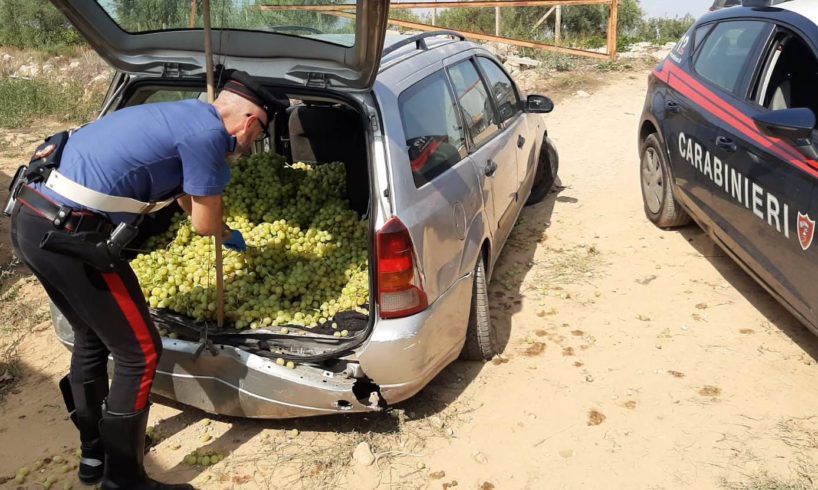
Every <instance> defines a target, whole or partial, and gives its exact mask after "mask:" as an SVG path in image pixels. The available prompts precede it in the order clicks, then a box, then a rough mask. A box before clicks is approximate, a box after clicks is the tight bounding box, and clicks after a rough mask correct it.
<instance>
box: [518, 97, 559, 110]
mask: <svg viewBox="0 0 818 490" xmlns="http://www.w3.org/2000/svg"><path fill="white" fill-rule="evenodd" d="M553 110H554V101H553V100H551V99H549V98H548V97H546V96H544V95H529V96H528V98H527V99H526V101H525V111H526V112H533V113H535V114H548V113H549V112H551V111H553Z"/></svg>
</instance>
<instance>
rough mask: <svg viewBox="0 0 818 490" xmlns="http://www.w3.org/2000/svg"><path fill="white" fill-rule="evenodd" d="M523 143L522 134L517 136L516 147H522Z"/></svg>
mask: <svg viewBox="0 0 818 490" xmlns="http://www.w3.org/2000/svg"><path fill="white" fill-rule="evenodd" d="M524 144H525V138H524V137H523V135H520V136H517V148H522V147H523V145H524Z"/></svg>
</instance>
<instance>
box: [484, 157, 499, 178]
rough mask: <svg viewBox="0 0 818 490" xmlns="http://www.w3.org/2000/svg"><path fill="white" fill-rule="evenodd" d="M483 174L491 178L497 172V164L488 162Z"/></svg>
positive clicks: (492, 161)
mask: <svg viewBox="0 0 818 490" xmlns="http://www.w3.org/2000/svg"><path fill="white" fill-rule="evenodd" d="M483 172H485V174H486V176H487V177H493V176H494V173H495V172H497V163H496V162H495V161H494V160H489V161H488V162H487V163H486V168H485V169H484V170H483Z"/></svg>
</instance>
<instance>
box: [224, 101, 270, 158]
mask: <svg viewBox="0 0 818 490" xmlns="http://www.w3.org/2000/svg"><path fill="white" fill-rule="evenodd" d="M213 106H214V107H215V108H216V110H217V111H219V114H220V115H221V117H222V121H223V122H224V128H225V129H226V130H227V132H228V134H230V135H231V136H235V137H236V153H240V154H244V155H247V154H249V153H250V149H251V148H252V145H253V141H255V140H256V139H257V138H258V137H259V136H262V135H263V134H264V128H266V126H267V123H268V122H269V121H267V113H266V112H265V111H264V109H262V108H261V107H259V106H258V105H256V104H254V103H253V102H251V101H249V100H247V99H245V98H244V97H242V96H240V95H238V94H235V93H233V92H229V91H227V90H223V91H222V92H221V93H220V94H219V97H218V98H217V99H216V101H215V102H214V103H213Z"/></svg>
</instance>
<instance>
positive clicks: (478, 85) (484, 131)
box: [449, 60, 500, 146]
mask: <svg viewBox="0 0 818 490" xmlns="http://www.w3.org/2000/svg"><path fill="white" fill-rule="evenodd" d="M449 76H450V77H451V79H452V85H454V92H455V95H456V96H457V102H458V104H459V105H460V111H461V114H463V120H464V121H465V123H466V127H467V128H468V129H469V136H471V139H472V141H473V142H474V144H475V146H480V145H481V144H483V143H484V142H485V141H487V140H489V139H490V138H491V137H492V136H494V134H495V133H497V132H498V131H499V130H500V126H499V123H498V122H497V116H496V114H495V113H494V107H493V106H492V102H491V97H489V94H488V90H487V89H486V86H485V84H484V83H483V80H482V79H481V78H480V75H479V74H478V73H477V68H475V66H474V62H472V60H466V61H461V62H460V63H458V64H456V65H454V66H452V67H450V68H449Z"/></svg>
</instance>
